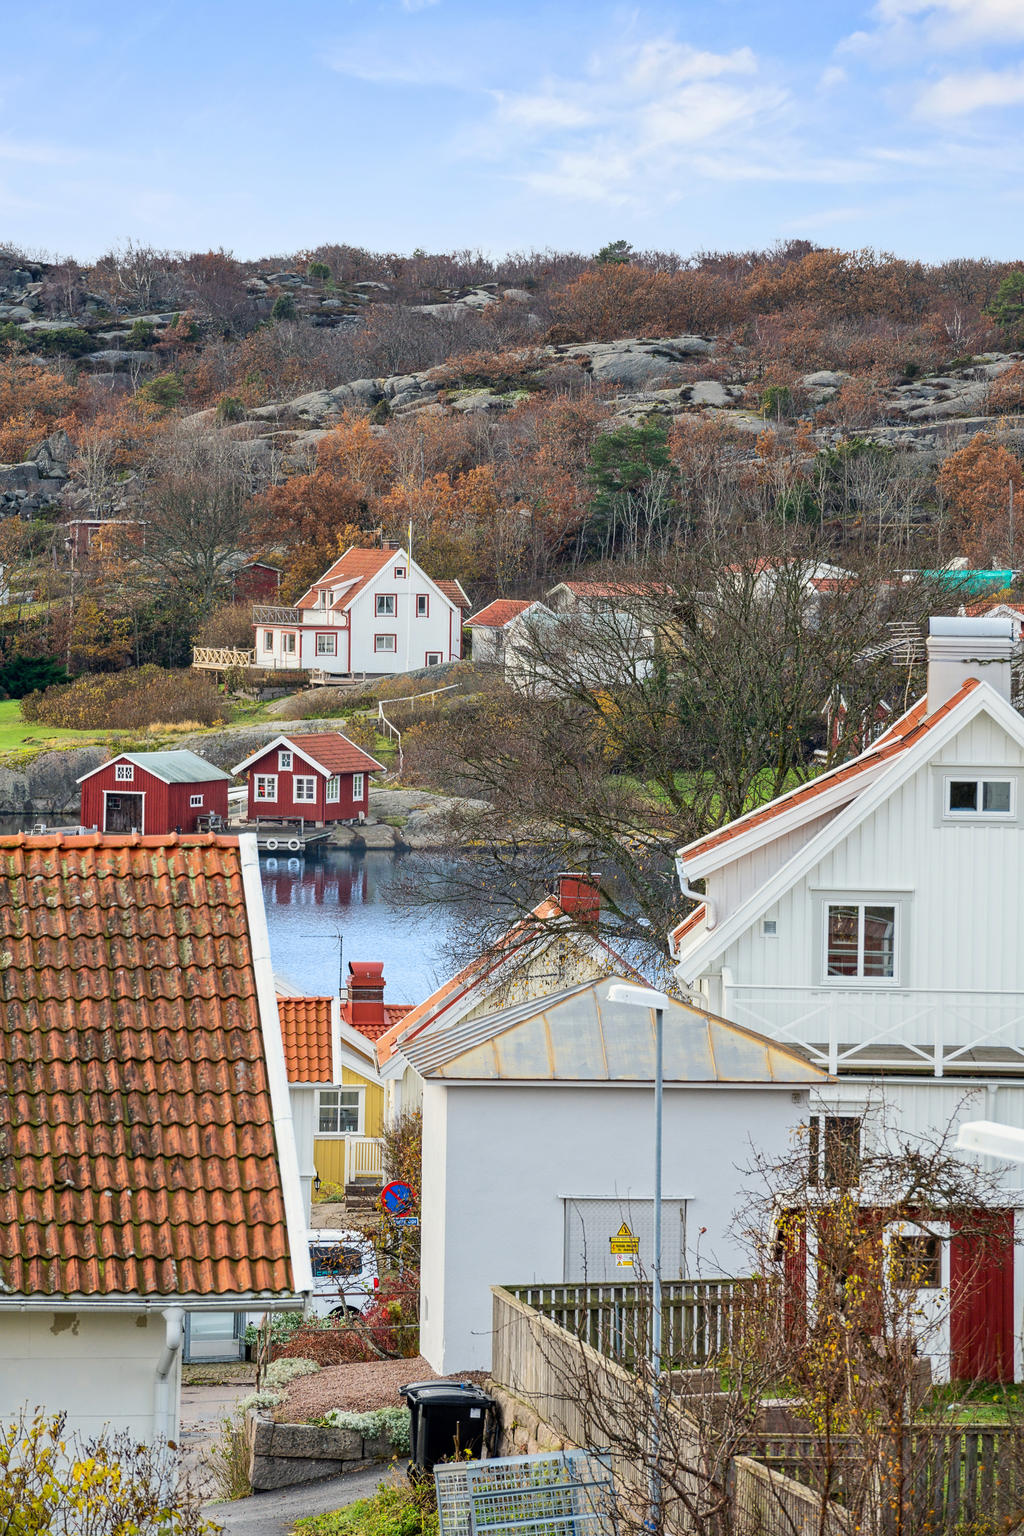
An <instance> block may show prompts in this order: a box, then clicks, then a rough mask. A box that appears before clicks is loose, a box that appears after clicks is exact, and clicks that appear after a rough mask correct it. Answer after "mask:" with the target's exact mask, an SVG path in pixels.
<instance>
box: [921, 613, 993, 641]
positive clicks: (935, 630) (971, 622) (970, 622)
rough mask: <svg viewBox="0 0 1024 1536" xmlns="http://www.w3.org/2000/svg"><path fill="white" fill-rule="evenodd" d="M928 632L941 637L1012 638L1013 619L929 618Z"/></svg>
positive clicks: (974, 638)
mask: <svg viewBox="0 0 1024 1536" xmlns="http://www.w3.org/2000/svg"><path fill="white" fill-rule="evenodd" d="M928 633H929V635H935V636H936V637H937V638H941V639H948V640H952V639H957V638H960V639H964V640H1012V639H1013V621H1012V620H1011V619H1008V618H980V619H970V618H966V617H963V616H960V617H957V618H934V619H929V620H928Z"/></svg>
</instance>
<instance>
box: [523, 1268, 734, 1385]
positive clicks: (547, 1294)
mask: <svg viewBox="0 0 1024 1536" xmlns="http://www.w3.org/2000/svg"><path fill="white" fill-rule="evenodd" d="M505 1289H506V1290H507V1291H509V1292H510V1293H511V1295H513V1296H515V1297H517V1298H518V1300H520V1301H522V1302H524V1303H525V1304H526V1306H528V1307H533V1308H534V1309H535V1310H536V1311H537V1312H539V1313H540V1314H541V1316H542V1317H548V1318H550V1319H551V1321H552V1322H554V1323H557V1324H558V1326H559V1327H560V1328H564V1329H565V1330H566V1332H567V1333H571V1334H572V1335H573V1336H574V1337H575V1338H577V1339H582V1340H583V1342H584V1343H586V1344H589V1345H590V1346H591V1347H592V1348H593V1349H596V1350H598V1351H599V1352H600V1353H601V1354H602V1355H606V1356H607V1357H608V1359H609V1360H617V1361H619V1362H620V1364H622V1365H626V1366H632V1365H634V1364H635V1363H636V1361H637V1360H638V1359H646V1357H647V1355H648V1354H649V1353H650V1326H651V1286H650V1285H649V1284H646V1283H644V1282H643V1281H629V1282H622V1283H619V1284H603V1285H599V1284H594V1285H508V1286H506V1287H505ZM750 1293H751V1284H750V1282H749V1281H742V1280H728V1279H722V1280H667V1281H665V1282H664V1284H663V1285H662V1291H661V1322H662V1359H663V1360H664V1363H665V1369H666V1370H683V1369H690V1368H694V1367H698V1366H702V1365H707V1364H708V1363H709V1362H710V1361H713V1360H717V1359H720V1358H721V1357H722V1356H723V1355H725V1354H726V1353H727V1352H728V1349H729V1343H730V1340H731V1338H732V1337H733V1329H734V1328H735V1327H736V1326H737V1321H738V1319H739V1317H740V1314H741V1312H742V1308H743V1306H744V1304H745V1303H747V1301H748V1299H749V1297H750Z"/></svg>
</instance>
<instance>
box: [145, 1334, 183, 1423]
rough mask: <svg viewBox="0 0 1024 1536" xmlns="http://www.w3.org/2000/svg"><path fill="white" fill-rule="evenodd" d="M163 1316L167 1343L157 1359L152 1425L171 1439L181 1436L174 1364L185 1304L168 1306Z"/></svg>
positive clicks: (179, 1341) (179, 1342) (180, 1343)
mask: <svg viewBox="0 0 1024 1536" xmlns="http://www.w3.org/2000/svg"><path fill="white" fill-rule="evenodd" d="M163 1317H164V1325H165V1327H166V1330H167V1331H166V1335H165V1338H164V1347H163V1349H162V1350H161V1351H160V1358H159V1360H158V1361H157V1363H156V1394H155V1397H156V1401H155V1403H154V1410H155V1411H154V1418H155V1421H156V1422H155V1423H154V1425H153V1428H154V1431H155V1433H156V1434H158V1435H163V1437H164V1439H165V1440H168V1441H171V1440H176V1439H177V1437H178V1405H177V1402H176V1400H175V1394H174V1385H173V1376H174V1366H175V1363H176V1361H177V1359H178V1356H179V1355H180V1354H181V1347H182V1344H183V1343H184V1340H185V1312H184V1308H182V1307H166V1308H165V1309H164V1314H163Z"/></svg>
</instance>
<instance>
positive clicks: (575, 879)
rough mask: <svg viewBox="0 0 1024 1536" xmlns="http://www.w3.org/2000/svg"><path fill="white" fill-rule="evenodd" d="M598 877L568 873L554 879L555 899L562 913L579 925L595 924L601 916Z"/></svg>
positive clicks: (578, 871) (579, 872) (574, 872)
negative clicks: (573, 918) (574, 919)
mask: <svg viewBox="0 0 1024 1536" xmlns="http://www.w3.org/2000/svg"><path fill="white" fill-rule="evenodd" d="M600 878H601V877H600V875H586V874H583V873H582V872H581V871H580V870H575V871H568V872H566V873H563V874H561V875H558V876H556V878H555V899H556V901H557V902H558V905H559V906H560V907H561V909H562V911H563V912H565V913H566V914H567V915H568V916H569V917H575V918H576V919H577V921H579V922H581V923H596V922H597V921H598V920H599V919H600V916H601V889H600V886H598V885H597V884H596V881H598V880H599V879H600Z"/></svg>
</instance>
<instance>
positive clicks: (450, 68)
mask: <svg viewBox="0 0 1024 1536" xmlns="http://www.w3.org/2000/svg"><path fill="white" fill-rule="evenodd" d="M1022 130H1024V0H785V3H783V0H676V3H674V4H665V3H649V4H648V3H640V4H635V5H620V4H617V3H603V0H333V3H330V4H326V3H322V0H301V3H296V0H292V3H291V4H282V3H280V0H278V3H276V4H272V3H270V0H246V3H244V4H243V3H240V0H174V3H173V4H162V3H159V0H142V3H141V4H140V3H139V0H133V3H131V4H127V3H95V0H70V3H52V0H36V3H35V4H34V5H33V6H25V7H20V8H19V12H18V19H17V25H16V27H14V28H13V29H12V27H11V26H8V27H7V28H6V31H5V43H4V46H3V49H2V50H0V243H4V242H11V243H15V244H17V245H18V246H20V247H22V248H24V249H27V250H28V251H29V252H31V253H33V254H41V253H48V254H51V255H58V256H64V255H74V256H76V257H77V258H78V259H79V260H92V259H95V258H96V257H98V256H100V255H101V254H102V253H103V252H104V251H106V250H109V249H110V248H111V247H114V246H117V245H120V244H123V243H124V242H125V241H126V240H133V241H135V242H138V243H141V244H143V245H152V246H155V247H157V248H158V249H170V250H206V249H216V248H219V247H223V248H225V249H227V250H231V251H233V252H234V253H235V255H237V256H239V257H242V258H245V259H257V258H260V257H267V256H270V257H273V256H276V255H281V254H284V253H288V252H292V251H295V250H297V249H310V248H313V247H315V246H317V245H320V244H323V243H333V242H339V243H346V244H351V245H361V246H366V247H368V248H370V249H372V250H383V251H399V252H403V251H411V250H413V249H415V248H417V247H420V248H423V249H426V250H463V249H471V250H482V251H484V252H485V253H487V254H490V255H500V254H501V253H503V252H505V251H509V250H541V249H545V248H554V249H562V250H577V251H583V252H587V253H590V252H593V251H595V250H597V249H598V248H599V247H600V246H601V245H603V244H604V243H605V242H607V241H609V240H613V239H619V238H623V239H627V240H629V241H631V242H632V244H633V245H634V246H635V247H637V248H638V249H660V250H676V251H679V252H681V253H683V254H689V253H691V252H694V251H698V250H709V249H714V250H737V249H750V248H763V247H764V246H767V245H770V244H772V243H773V242H774V241H776V240H786V239H790V238H793V237H802V238H806V239H810V240H814V241H816V242H817V243H819V244H823V245H836V246H842V247H846V248H851V247H858V248H859V247H862V246H874V247H875V248H876V249H882V250H891V251H895V252H896V253H897V254H899V255H903V256H917V257H921V258H923V259H925V260H931V261H937V260H943V259H945V258H947V257H950V256H956V255H973V256H991V257H997V258H1003V259H1006V258H1017V257H1020V256H1021V255H1022V253H1024V230H1022V222H1024V153H1022V143H1024V133H1022Z"/></svg>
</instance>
